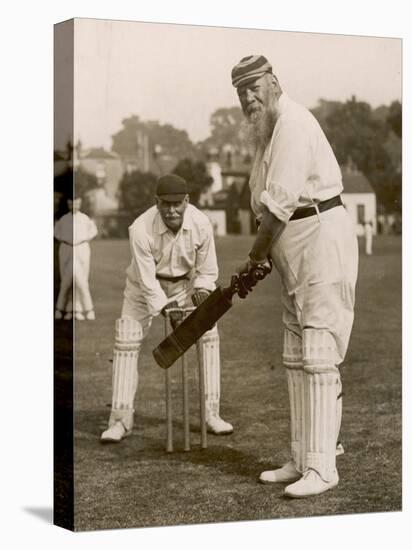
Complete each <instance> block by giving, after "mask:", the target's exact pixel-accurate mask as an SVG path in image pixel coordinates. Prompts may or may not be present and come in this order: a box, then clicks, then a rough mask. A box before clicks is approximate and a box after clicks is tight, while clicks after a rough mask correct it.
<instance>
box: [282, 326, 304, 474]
mask: <svg viewBox="0 0 412 550" xmlns="http://www.w3.org/2000/svg"><path fill="white" fill-rule="evenodd" d="M283 364H284V366H285V367H286V376H287V381H288V390H289V403H290V432H291V454H292V459H293V461H294V464H295V468H296V469H297V470H298V471H299V472H303V471H304V468H305V464H304V461H305V457H306V447H305V422H304V417H303V415H304V411H305V393H304V384H303V358H302V338H301V337H300V336H298V335H297V334H295V333H294V332H291V331H290V330H288V329H285V331H284V335H283Z"/></svg>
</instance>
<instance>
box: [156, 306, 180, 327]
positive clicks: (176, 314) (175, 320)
mask: <svg viewBox="0 0 412 550" xmlns="http://www.w3.org/2000/svg"><path fill="white" fill-rule="evenodd" d="M178 307H179V304H178V303H177V302H176V301H174V302H169V303H168V304H166V305H165V307H164V308H163V309H162V311H161V314H162V315H163V317H166V316H168V317H169V319H170V324H171V325H172V329H173V330H176V329H177V327H178V326H179V325H180V323H181V322H182V321H183V311H169V310H171V309H172V310H173V309H175V308H178Z"/></svg>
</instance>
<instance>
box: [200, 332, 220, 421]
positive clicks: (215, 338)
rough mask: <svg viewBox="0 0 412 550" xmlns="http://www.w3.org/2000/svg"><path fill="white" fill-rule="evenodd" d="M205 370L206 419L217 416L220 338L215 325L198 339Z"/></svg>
mask: <svg viewBox="0 0 412 550" xmlns="http://www.w3.org/2000/svg"><path fill="white" fill-rule="evenodd" d="M200 345H201V347H202V358H203V368H204V372H205V393H206V396H205V398H206V420H208V418H209V417H213V416H219V405H220V339H219V333H218V330H217V326H216V325H215V326H214V327H213V328H212V329H211V330H209V331H207V332H205V334H204V335H203V336H202V338H201V340H200Z"/></svg>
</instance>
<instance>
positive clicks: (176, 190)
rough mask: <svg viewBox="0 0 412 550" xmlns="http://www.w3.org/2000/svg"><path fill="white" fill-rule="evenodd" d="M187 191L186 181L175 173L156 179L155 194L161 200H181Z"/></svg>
mask: <svg viewBox="0 0 412 550" xmlns="http://www.w3.org/2000/svg"><path fill="white" fill-rule="evenodd" d="M188 193H189V189H188V185H187V183H186V181H185V180H184V179H183V178H181V177H180V176H178V175H177V174H167V175H166V176H162V177H160V178H159V179H158V180H157V187H156V195H157V196H158V197H159V198H160V199H162V201H168V202H177V201H181V200H183V199H184V198H185V196H186V195H187V194H188Z"/></svg>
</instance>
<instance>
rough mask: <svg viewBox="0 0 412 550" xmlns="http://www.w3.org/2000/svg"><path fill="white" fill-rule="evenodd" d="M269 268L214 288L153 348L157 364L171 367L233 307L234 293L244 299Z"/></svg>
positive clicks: (251, 271) (262, 268)
mask: <svg viewBox="0 0 412 550" xmlns="http://www.w3.org/2000/svg"><path fill="white" fill-rule="evenodd" d="M270 271H271V267H268V266H266V265H263V266H257V267H255V268H253V269H251V270H250V271H249V272H248V273H246V274H242V275H240V276H238V275H234V276H232V279H231V281H230V286H228V287H225V288H222V287H220V286H219V287H217V288H216V290H215V291H214V292H212V293H211V294H210V295H209V296H208V297H207V298H206V300H205V301H204V302H202V303H201V304H200V305H199V306H198V307H197V308H196V309H195V310H194V311H192V313H191V314H190V315H189V316H188V317H186V319H185V320H184V321H183V322H182V323H181V324H180V325H179V326H178V327H177V328H176V329H175V330H174V331H173V332H172V333H171V334H169V336H167V337H166V338H165V339H164V340H163V341H162V342H161V343H160V344H159V345H158V346H157V348H156V349H154V350H153V357H154V358H155V360H156V363H157V364H158V365H159V366H160V367H162V368H163V369H168V368H169V367H171V366H172V365H173V363H174V362H175V361H177V359H179V357H181V356H182V355H183V354H184V353H185V352H186V351H187V350H188V349H189V348H190V347H191V346H192V345H193V344H194V343H195V342H197V340H199V338H200V337H201V336H203V334H204V333H205V332H207V331H208V330H210V329H211V328H212V327H213V325H215V324H216V323H217V321H218V320H219V319H220V318H221V317H222V316H223V315H224V314H225V313H226V312H227V311H228V310H229V309H230V308H231V307H232V305H233V296H234V295H235V294H238V295H239V296H240V298H245V297H246V295H247V294H248V292H249V291H251V290H252V288H253V287H254V286H255V285H256V284H257V282H258V281H260V280H262V279H264V278H265V277H266V275H267V274H268V273H270Z"/></svg>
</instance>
